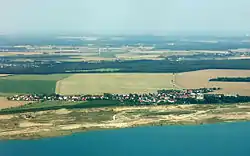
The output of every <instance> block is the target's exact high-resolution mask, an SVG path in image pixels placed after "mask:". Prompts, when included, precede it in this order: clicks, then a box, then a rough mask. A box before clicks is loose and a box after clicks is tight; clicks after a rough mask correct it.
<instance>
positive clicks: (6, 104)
mask: <svg viewBox="0 0 250 156" xmlns="http://www.w3.org/2000/svg"><path fill="white" fill-rule="evenodd" d="M27 103H29V102H27V101H9V100H7V99H6V98H5V97H0V109H3V108H10V107H17V106H22V105H25V104H27Z"/></svg>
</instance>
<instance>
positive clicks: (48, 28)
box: [0, 0, 250, 35]
mask: <svg viewBox="0 0 250 156" xmlns="http://www.w3.org/2000/svg"><path fill="white" fill-rule="evenodd" d="M0 3H1V10H0V18H1V25H0V34H25V33H28V34H43V33H48V34H50V33H55V34H77V33H81V34H151V35H152V34H155V35H167V34H181V33H197V34H199V33H207V34H209V33H214V34H216V33H222V34H223V33H225V34H227V33H232V34H237V33H242V34H244V33H250V21H248V20H247V19H248V15H249V14H250V9H249V6H250V1H248V0H238V1H228V0H210V1H207V0H154V1H153V0H147V1H145V0H105V1H100V0H99V1H98V0H70V1H59V0H54V1H51V0H43V1H41V0H21V1H16V0H0Z"/></svg>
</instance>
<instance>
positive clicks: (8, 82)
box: [0, 74, 69, 94]
mask: <svg viewBox="0 0 250 156" xmlns="http://www.w3.org/2000/svg"><path fill="white" fill-rule="evenodd" d="M68 76H69V75H67V74H55V75H13V76H7V77H0V86H1V87H0V92H1V93H39V94H52V93H55V89H56V82H57V81H58V80H60V79H63V78H66V77H68Z"/></svg>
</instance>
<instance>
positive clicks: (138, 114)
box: [0, 103, 250, 140]
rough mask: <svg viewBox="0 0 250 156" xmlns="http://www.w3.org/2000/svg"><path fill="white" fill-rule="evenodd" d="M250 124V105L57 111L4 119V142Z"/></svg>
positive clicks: (0, 125)
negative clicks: (98, 132) (112, 131)
mask: <svg viewBox="0 0 250 156" xmlns="http://www.w3.org/2000/svg"><path fill="white" fill-rule="evenodd" d="M239 121H250V103H245V104H233V105H174V106H141V107H111V108H110V107H108V108H92V109H77V110H67V109H60V110H53V111H40V112H33V113H22V114H11V115H1V116H0V140H19V139H20V140H30V139H40V138H50V137H56V136H65V135H71V134H73V133H78V132H86V131H92V130H103V129H120V128H131V127H142V126H166V125H200V124H213V123H224V122H239Z"/></svg>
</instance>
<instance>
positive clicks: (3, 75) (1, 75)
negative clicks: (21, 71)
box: [0, 74, 8, 77]
mask: <svg viewBox="0 0 250 156" xmlns="http://www.w3.org/2000/svg"><path fill="white" fill-rule="evenodd" d="M5 76H8V74H0V77H5Z"/></svg>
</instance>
